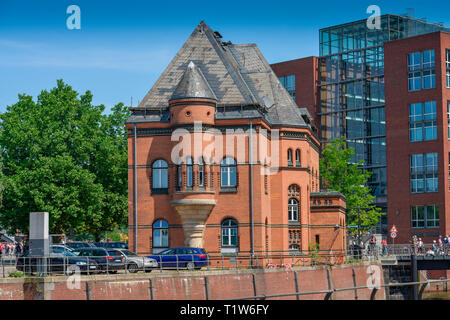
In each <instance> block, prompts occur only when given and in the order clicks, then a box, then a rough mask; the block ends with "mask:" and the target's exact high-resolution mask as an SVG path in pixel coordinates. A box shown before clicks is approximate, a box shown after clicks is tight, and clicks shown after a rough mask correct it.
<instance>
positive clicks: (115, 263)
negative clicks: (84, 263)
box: [74, 248, 125, 273]
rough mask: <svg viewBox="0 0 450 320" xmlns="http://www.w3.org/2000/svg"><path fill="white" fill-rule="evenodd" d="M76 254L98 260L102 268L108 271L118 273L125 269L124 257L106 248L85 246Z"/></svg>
mask: <svg viewBox="0 0 450 320" xmlns="http://www.w3.org/2000/svg"><path fill="white" fill-rule="evenodd" d="M74 254H76V255H77V257H86V258H88V259H89V260H94V261H96V262H97V263H98V265H99V266H100V269H101V270H103V271H106V272H111V273H116V272H117V271H118V270H122V269H125V261H124V259H123V257H121V256H120V257H119V256H113V255H111V254H110V253H109V252H108V251H107V250H106V249H105V248H83V249H79V250H78V251H77V252H74Z"/></svg>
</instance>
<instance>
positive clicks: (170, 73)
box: [126, 22, 346, 255]
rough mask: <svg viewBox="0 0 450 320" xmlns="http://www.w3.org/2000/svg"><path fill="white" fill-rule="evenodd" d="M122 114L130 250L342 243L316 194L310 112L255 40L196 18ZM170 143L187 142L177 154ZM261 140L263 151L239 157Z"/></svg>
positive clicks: (247, 249)
mask: <svg viewBox="0 0 450 320" xmlns="http://www.w3.org/2000/svg"><path fill="white" fill-rule="evenodd" d="M301 95H302V94H301V93H298V96H297V98H299V97H301ZM305 95H306V93H305ZM308 99H313V97H311V95H308ZM305 107H306V106H305ZM131 111H132V116H131V117H130V119H129V120H128V122H127V124H126V126H127V128H128V147H129V148H128V149H129V162H128V164H129V243H130V248H131V249H132V250H134V251H136V252H137V253H139V254H149V253H155V252H159V251H161V250H162V249H164V248H168V247H179V246H192V247H203V248H205V249H206V250H207V251H208V252H209V253H211V254H214V253H215V254H228V255H230V254H231V255H236V254H239V255H249V254H256V255H262V254H275V253H276V254H280V253H290V252H291V253H292V252H296V253H300V252H304V251H307V250H308V248H309V245H310V244H311V243H317V244H319V248H320V250H321V251H322V252H330V251H331V252H342V250H344V248H345V244H346V239H345V237H346V234H345V198H344V197H343V196H342V195H341V194H338V193H334V192H325V193H323V192H322V193H321V192H319V150H320V143H319V141H318V139H317V137H316V134H315V133H314V132H313V130H312V127H311V123H310V122H311V117H310V115H309V113H308V112H307V111H306V109H299V108H298V107H297V106H296V105H295V102H294V101H293V100H292V98H291V96H290V95H289V94H288V92H287V91H286V90H285V89H284V87H283V85H282V84H281V83H280V81H279V80H278V77H277V76H276V75H275V73H274V72H273V71H272V70H271V68H270V66H269V64H268V63H267V61H266V60H265V58H264V57H263V55H262V54H261V52H260V51H259V49H258V48H257V46H256V45H254V44H232V43H231V42H223V41H222V40H221V35H220V34H219V33H218V32H214V31H212V30H211V29H210V28H209V27H208V26H207V25H206V24H205V23H203V22H201V23H200V24H199V25H198V26H197V27H196V28H195V30H194V32H193V33H192V34H191V36H190V37H189V38H188V40H187V41H186V43H185V44H184V45H183V47H182V48H181V49H180V51H179V52H178V53H177V55H176V56H175V57H174V58H173V60H172V61H171V62H170V64H169V65H168V67H167V68H166V69H165V71H164V72H163V73H162V75H161V76H160V78H159V79H158V80H157V81H156V83H155V84H154V86H153V87H152V88H151V90H150V91H149V92H148V93H147V95H146V96H145V97H144V99H143V100H142V101H141V103H140V104H139V106H138V107H136V108H131ZM180 132H181V133H182V134H181V133H180ZM174 136H176V137H175V138H174ZM180 136H181V137H182V139H181V138H180ZM225 136H226V138H227V139H228V138H229V139H230V141H234V142H233V143H232V144H231V145H230V144H229V143H228V142H227V143H225V142H224V143H222V144H220V143H215V144H214V147H215V150H214V152H212V153H208V152H209V151H211V149H210V147H211V145H212V144H211V142H210V141H213V140H212V139H215V137H219V138H220V137H225ZM250 136H251V137H252V138H251V139H250ZM277 137H279V138H277ZM180 141H181V142H183V143H184V142H186V141H191V142H192V143H191V144H186V145H183V146H184V147H185V148H184V149H183V150H182V152H180V150H179V149H177V148H179V146H180V143H181V142H180ZM214 141H215V140H214ZM239 141H240V142H241V144H239ZM250 141H252V146H251V148H250V145H249V143H250ZM262 145H267V148H268V150H269V152H268V154H269V157H271V158H269V157H264V156H262V155H261V153H256V152H255V153H253V152H249V150H255V148H256V147H258V148H259V147H261V146H262ZM174 150H176V151H174ZM259 150H260V149H259ZM186 151H187V152H186ZM174 154H175V156H174ZM178 156H181V158H182V160H179V159H178ZM277 161H278V163H277ZM268 169H273V170H272V171H271V170H268Z"/></svg>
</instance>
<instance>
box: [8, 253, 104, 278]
mask: <svg viewBox="0 0 450 320" xmlns="http://www.w3.org/2000/svg"><path fill="white" fill-rule="evenodd" d="M39 264H42V268H39ZM71 266H76V267H77V268H78V270H80V272H85V273H97V272H98V271H99V270H100V268H99V265H98V263H97V262H96V261H94V260H90V261H89V260H88V259H86V258H82V257H78V256H76V255H75V254H73V253H72V252H71V251H61V252H59V253H56V252H52V253H51V254H50V256H49V257H45V258H39V259H38V258H36V257H31V256H29V255H28V254H26V255H23V256H21V257H18V258H17V260H16V269H17V270H19V271H21V272H23V273H26V274H33V273H36V272H38V271H40V272H43V273H50V274H51V273H61V274H69V273H72V272H73V271H74V269H73V268H70V267H71Z"/></svg>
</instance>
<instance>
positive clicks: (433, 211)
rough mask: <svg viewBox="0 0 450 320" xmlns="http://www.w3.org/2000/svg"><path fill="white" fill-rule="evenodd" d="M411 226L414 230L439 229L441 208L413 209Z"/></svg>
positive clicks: (425, 207)
mask: <svg viewBox="0 0 450 320" xmlns="http://www.w3.org/2000/svg"><path fill="white" fill-rule="evenodd" d="M411 226H412V227H413V228H417V229H421V228H439V207H438V206H435V205H431V206H413V207H411Z"/></svg>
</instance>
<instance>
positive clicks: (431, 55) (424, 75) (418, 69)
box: [408, 50, 436, 91]
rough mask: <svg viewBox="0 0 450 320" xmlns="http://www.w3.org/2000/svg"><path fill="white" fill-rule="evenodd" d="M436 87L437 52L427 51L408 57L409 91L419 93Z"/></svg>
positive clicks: (411, 54)
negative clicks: (418, 91)
mask: <svg viewBox="0 0 450 320" xmlns="http://www.w3.org/2000/svg"><path fill="white" fill-rule="evenodd" d="M435 87H436V71H435V52H434V50H427V51H423V52H414V53H410V54H409V55H408V89H409V91H417V90H422V89H432V88H435Z"/></svg>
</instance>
